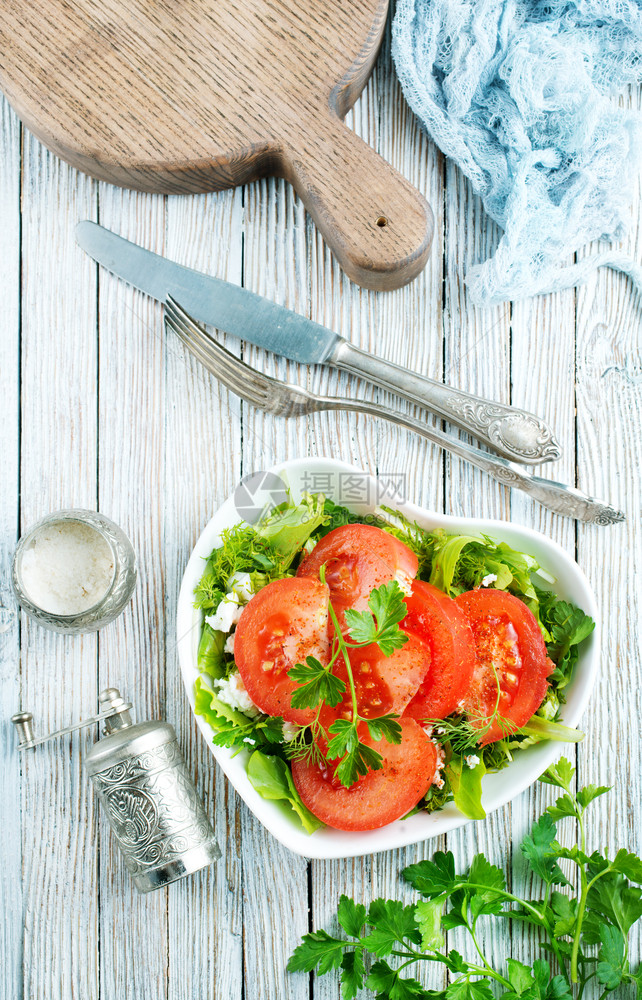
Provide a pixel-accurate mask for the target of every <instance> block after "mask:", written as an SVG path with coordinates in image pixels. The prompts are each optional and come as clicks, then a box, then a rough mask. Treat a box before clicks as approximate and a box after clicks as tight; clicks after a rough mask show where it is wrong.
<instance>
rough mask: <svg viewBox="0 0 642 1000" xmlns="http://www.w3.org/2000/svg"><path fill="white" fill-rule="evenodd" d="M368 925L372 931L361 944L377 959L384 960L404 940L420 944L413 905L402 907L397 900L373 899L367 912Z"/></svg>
mask: <svg viewBox="0 0 642 1000" xmlns="http://www.w3.org/2000/svg"><path fill="white" fill-rule="evenodd" d="M368 923H369V924H370V925H371V926H372V930H371V931H370V933H369V934H368V936H367V937H365V938H364V939H363V943H364V945H365V946H366V948H367V949H368V950H369V951H371V952H372V954H373V955H376V956H377V958H385V956H386V955H389V954H390V952H391V951H392V949H393V948H394V946H395V945H396V944H400V943H401V944H402V943H403V941H404V939H407V940H409V941H412V942H413V943H414V944H420V943H421V934H420V932H419V928H418V927H417V923H416V921H415V907H414V906H413V905H411V906H404V905H403V903H401V902H400V901H399V900H397V899H374V900H373V901H372V903H371V904H370V909H369V910H368Z"/></svg>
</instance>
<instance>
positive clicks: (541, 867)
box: [522, 813, 569, 885]
mask: <svg viewBox="0 0 642 1000" xmlns="http://www.w3.org/2000/svg"><path fill="white" fill-rule="evenodd" d="M556 834H557V828H556V826H555V824H554V823H553V820H552V819H551V817H550V816H549V815H548V814H547V813H544V815H543V816H542V817H541V818H540V819H539V820H538V821H537V822H536V823H533V826H532V828H531V833H530V836H526V837H524V839H523V841H522V854H523V855H524V856H525V857H526V858H527V859H528V862H529V864H530V866H531V868H532V869H533V871H534V872H535V874H536V875H539V877H540V878H541V879H542V881H543V882H546V884H547V885H568V884H569V883H568V879H567V878H566V877H565V875H564V873H563V871H562V869H561V868H560V867H559V865H558V864H557V862H556V861H555V859H554V858H552V857H551V856H550V855H551V852H552V845H553V843H554V842H555V837H556Z"/></svg>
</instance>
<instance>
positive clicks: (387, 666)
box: [319, 636, 430, 732]
mask: <svg viewBox="0 0 642 1000" xmlns="http://www.w3.org/2000/svg"><path fill="white" fill-rule="evenodd" d="M350 666H351V668H352V676H353V678H354V687H355V694H356V696H357V708H358V711H359V715H361V716H363V718H364V719H376V718H377V717H378V716H380V715H387V714H388V713H389V712H394V713H395V714H396V715H401V713H402V712H403V710H404V708H405V707H406V705H407V704H408V702H409V701H410V700H411V698H412V697H413V695H414V694H415V692H416V690H417V688H418V687H419V685H420V684H421V682H422V680H423V678H424V677H425V675H426V673H427V671H428V668H429V667H430V647H429V646H428V645H427V643H425V642H423V640H422V639H419V638H417V636H409V637H408V641H407V642H406V644H405V645H404V646H402V648H401V649H395V650H394V652H393V653H392V654H391V655H390V656H384V654H383V653H382V652H381V650H380V649H379V647H378V646H377V645H376V643H372V645H370V646H362V647H361V648H360V649H351V650H350ZM333 672H334V673H335V674H336V676H337V677H340V678H341V680H342V681H343V682H344V684H345V685H346V689H345V691H344V693H343V698H342V700H341V701H340V702H339V704H338V705H335V706H334V707H332V706H330V705H324V706H323V708H322V709H321V713H320V716H319V721H320V723H321V725H322V726H323V728H324V729H325V730H326V732H327V730H328V727H329V726H331V725H332V723H333V722H334V721H335V720H336V719H351V718H352V693H351V691H350V687H349V684H348V671H347V670H346V665H345V661H343V659H340V660H338V661H337V663H336V664H335V666H334V667H333Z"/></svg>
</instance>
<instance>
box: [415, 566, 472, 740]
mask: <svg viewBox="0 0 642 1000" xmlns="http://www.w3.org/2000/svg"><path fill="white" fill-rule="evenodd" d="M406 607H407V608H408V613H407V615H406V617H405V618H404V620H403V621H402V622H401V627H402V629H403V630H404V631H405V632H407V633H408V634H410V635H415V636H418V637H419V638H420V639H423V641H424V642H425V643H426V644H427V645H428V647H429V649H430V655H431V664H430V670H429V671H428V672H427V674H426V676H425V679H424V681H423V683H422V684H421V686H420V687H419V689H418V691H417V693H416V695H415V696H414V698H413V699H412V701H411V702H410V704H409V705H408V707H407V708H406V710H405V713H404V715H405V716H407V717H409V718H411V719H416V720H417V721H418V722H421V721H423V720H424V719H445V718H446V716H447V715H450V713H451V712H454V711H455V710H456V709H457V706H458V705H459V703H460V702H461V701H462V699H463V698H464V697H465V696H466V694H467V692H468V689H469V687H470V683H471V680H472V676H473V670H474V668H475V663H476V656H475V643H474V639H473V634H472V631H471V628H470V625H469V624H468V621H467V619H466V616H465V614H464V613H463V611H462V609H460V608H459V607H458V606H457V604H456V603H455V601H453V600H452V598H450V597H448V595H447V594H444V593H443V592H442V591H441V590H437V588H436V587H433V586H431V585H430V584H429V583H424V582H423V581H422V580H415V581H414V582H413V585H412V593H411V594H410V595H409V596H408V597H406Z"/></svg>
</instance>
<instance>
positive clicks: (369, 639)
mask: <svg viewBox="0 0 642 1000" xmlns="http://www.w3.org/2000/svg"><path fill="white" fill-rule="evenodd" d="M321 580H324V573H323V567H322V569H321ZM328 613H329V615H330V618H331V620H332V624H333V626H334V639H333V647H332V653H331V656H330V660H329V662H328V663H327V664H326V665H325V666H324V665H323V664H322V663H321V662H320V661H319V660H317V659H316V658H315V657H313V656H308V657H307V658H306V662H305V663H304V664H303V663H297V664H296V665H295V666H294V667H293V668H292V669H291V670H289V671H288V677H290V678H291V679H292V680H294V681H296V682H297V683H298V685H299V686H298V688H297V689H296V691H294V693H293V694H292V697H291V699H290V702H291V704H292V706H293V707H294V708H316V709H317V712H316V716H315V719H314V721H313V723H312V725H311V726H310V727H309V729H308V732H307V733H298V734H297V737H296V738H295V740H293V741H291V744H290V748H289V750H288V753H289V754H290V756H292V757H299V758H300V757H302V756H303V757H306V759H308V760H310V761H312V760H315V759H316V761H317V762H318V757H319V755H320V750H319V747H318V739H319V737H320V736H325V737H327V739H328V746H327V751H326V757H327V759H328V760H338V761H339V763H338V764H337V767H336V771H335V775H336V777H337V778H338V780H339V781H340V782H341V784H342V785H345V787H346V788H350V787H351V786H352V785H354V783H355V782H356V781H358V780H359V778H360V777H363V776H364V775H366V774H367V773H368V771H377V770H379V769H380V768H381V767H382V766H383V757H382V755H381V754H380V753H379V752H378V751H377V750H375V749H374V748H373V747H371V746H369V745H368V744H367V743H364V742H363V740H362V739H361V738H360V731H361V732H362V731H363V728H362V727H363V726H365V727H367V729H368V732H369V734H370V736H371V738H372V739H373V740H381V739H386V740H387V741H388V742H389V743H400V742H401V726H400V725H399V723H398V722H397V718H398V716H396V715H394V714H392V713H390V714H387V715H383V716H380V717H379V718H375V719H366V718H365V717H364V716H362V715H360V714H359V706H358V703H357V692H356V687H355V682H354V675H353V672H352V666H351V663H350V650H351V649H359V648H361V647H363V646H370V645H371V644H376V645H377V646H379V649H380V650H381V652H382V653H383V654H384V656H391V655H392V653H393V652H394V651H395V650H396V649H401V647H402V646H403V645H404V644H405V643H406V642H407V641H408V637H407V635H406V634H405V632H403V631H402V630H401V629H400V628H399V622H400V621H402V619H403V618H404V617H405V615H406V605H405V602H404V596H403V592H402V590H401V588H400V586H399V584H398V583H397V581H396V580H392V581H391V582H390V583H386V584H383V585H382V586H381V587H377V588H375V589H374V590H373V591H372V593H371V594H370V597H369V599H368V610H365V611H354V610H348V611H346V612H345V618H346V624H347V625H348V634H349V636H350V638H349V639H347V638H346V637H345V636H344V635H343V633H342V631H341V627H340V625H339V621H338V619H337V615H336V612H335V610H334V608H333V607H332V604H329V605H328ZM340 660H341V661H342V662H343V664H344V665H345V670H346V676H347V678H348V688H349V691H350V701H351V718H350V719H337V720H336V721H335V722H333V723H332V725H330V726H329V728H328V732H327V734H324V733H323V732H322V726H321V724H320V722H319V717H320V714H321V709H322V707H323V705H324V704H327V705H330V706H331V707H333V708H334V707H335V706H336V705H338V704H339V703H340V702H341V700H342V698H343V695H344V694H345V691H346V684H345V682H344V681H343V680H342V679H341V678H340V677H338V676H337V675H336V674H335V673H334V672H333V669H334V667H335V665H336V664H337V663H338V662H339V661H340ZM308 748H309V749H308Z"/></svg>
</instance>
